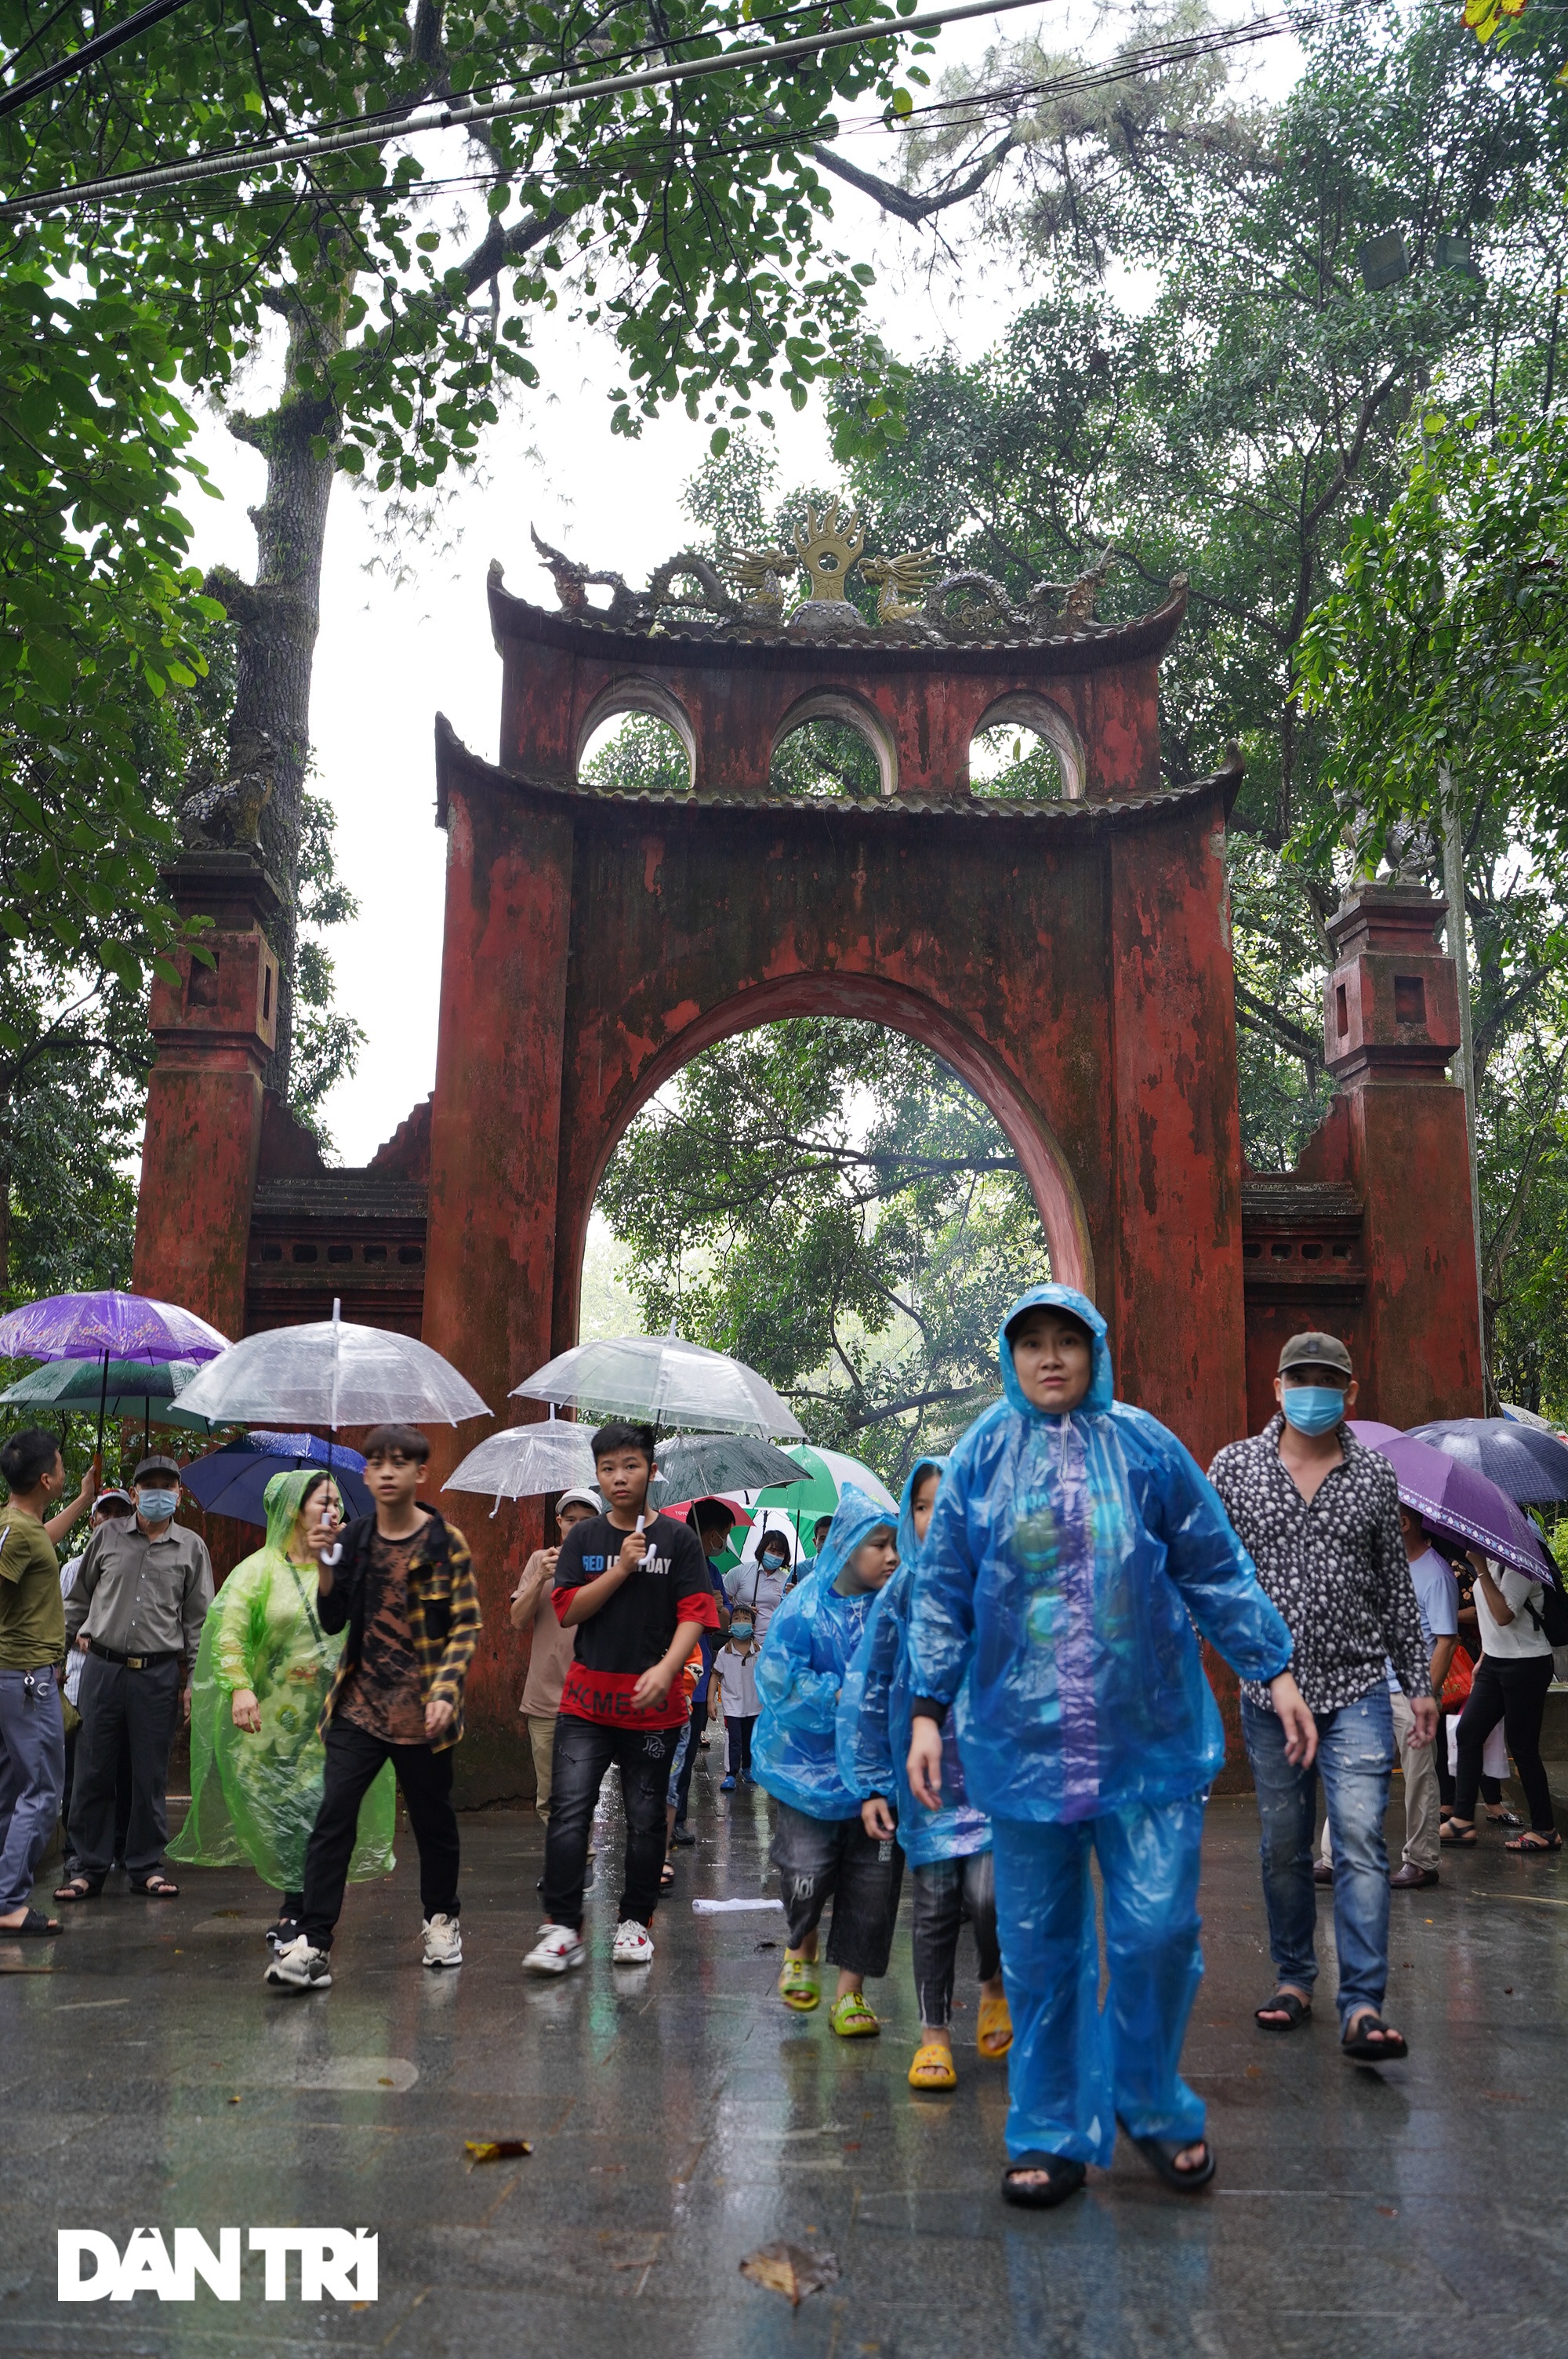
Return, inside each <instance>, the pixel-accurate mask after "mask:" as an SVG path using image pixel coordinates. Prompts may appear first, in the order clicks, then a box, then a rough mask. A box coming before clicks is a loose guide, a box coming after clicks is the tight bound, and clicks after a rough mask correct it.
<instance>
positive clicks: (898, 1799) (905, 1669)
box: [837, 1458, 991, 1867]
mask: <svg viewBox="0 0 1568 2359" xmlns="http://www.w3.org/2000/svg"><path fill="white" fill-rule="evenodd" d="M946 1464H947V1461H946V1459H945V1458H923V1459H922V1460H921V1462H920V1463H919V1465H918V1466H916V1467H915V1469H914V1473H912V1474H911V1475H910V1478H909V1480H908V1482H907V1483H906V1484H904V1486H903V1499H902V1500H901V1501H900V1503H899V1514H898V1571H896V1572H895V1573H894V1574H893V1577H892V1580H891V1581H890V1582H888V1585H887V1587H886V1588H885V1589H884V1590H882V1591H881V1593H880V1594H879V1595H878V1597H877V1599H876V1601H875V1603H873V1605H872V1607H871V1618H870V1620H869V1621H868V1622H867V1624H866V1635H865V1636H864V1637H863V1638H862V1639H861V1641H860V1645H859V1647H857V1648H856V1650H855V1659H854V1661H853V1662H852V1663H851V1664H850V1666H849V1676H848V1678H847V1679H846V1680H845V1681H844V1686H843V1690H842V1693H841V1694H840V1696H839V1699H838V1735H837V1749H838V1775H839V1776H840V1777H841V1778H842V1779H843V1781H844V1783H845V1785H846V1786H848V1787H849V1789H850V1790H851V1792H853V1793H856V1794H859V1796H860V1799H861V1801H862V1802H864V1801H869V1800H870V1799H871V1796H872V1795H873V1794H881V1795H884V1796H886V1797H887V1799H889V1800H891V1802H892V1806H893V1809H894V1811H895V1813H896V1814H897V1818H898V1839H899V1842H900V1843H902V1845H903V1852H904V1856H905V1857H906V1858H907V1859H908V1861H909V1864H910V1865H911V1866H912V1867H927V1866H929V1865H930V1864H931V1863H932V1861H933V1860H938V1859H968V1858H969V1857H970V1856H971V1855H972V1854H975V1853H976V1852H982V1851H989V1849H990V1843H991V1827H990V1821H989V1819H988V1818H987V1817H986V1815H985V1812H984V1811H983V1810H976V1809H975V1807H974V1805H973V1803H972V1802H970V1801H969V1800H968V1796H967V1794H966V1791H965V1787H964V1770H963V1764H962V1762H961V1760H960V1758H959V1754H958V1740H957V1730H958V1728H959V1727H961V1726H962V1725H963V1724H964V1723H965V1722H966V1721H967V1719H968V1696H969V1690H968V1684H967V1683H966V1684H965V1686H963V1687H961V1688H960V1689H959V1690H958V1695H957V1701H956V1702H955V1704H954V1707H953V1710H952V1712H949V1714H948V1716H947V1720H946V1726H945V1727H944V1729H943V1732H942V1795H943V1807H942V1809H941V1810H926V1809H925V1807H924V1806H923V1805H922V1804H920V1803H918V1802H917V1801H916V1800H915V1799H914V1795H913V1794H912V1793H911V1792H910V1790H909V1777H908V1772H907V1769H906V1767H905V1764H906V1763H907V1761H908V1759H909V1737H910V1727H911V1723H912V1720H913V1716H914V1715H913V1712H912V1710H911V1707H912V1705H913V1703H914V1689H913V1687H912V1685H911V1682H910V1674H909V1645H908V1633H909V1596H910V1591H911V1589H912V1587H913V1586H914V1571H915V1561H916V1559H917V1558H918V1556H919V1553H920V1542H919V1541H918V1540H917V1539H916V1538H915V1536H914V1486H915V1484H916V1482H917V1481H918V1480H919V1478H920V1477H921V1476H922V1475H923V1474H925V1473H926V1472H927V1471H928V1470H929V1469H930V1468H931V1467H933V1466H935V1467H936V1468H937V1469H938V1470H939V1471H940V1470H941V1469H943V1468H945V1467H946ZM937 1495H938V1497H940V1495H941V1494H940V1492H938V1494H937Z"/></svg>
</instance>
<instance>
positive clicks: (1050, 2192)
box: [1001, 2154, 1088, 2212]
mask: <svg viewBox="0 0 1568 2359" xmlns="http://www.w3.org/2000/svg"><path fill="white" fill-rule="evenodd" d="M1025 2170H1028V2171H1033V2172H1035V2173H1036V2174H1037V2175H1038V2176H1039V2178H1040V2179H1041V2180H1044V2185H1043V2186H1036V2187H1026V2186H1025V2185H1024V2184H1023V2182H1022V2180H1021V2179H1020V2177H1019V2173H1020V2172H1021V2171H1025ZM1087 2176H1088V2173H1087V2169H1086V2167H1085V2165H1084V2164H1083V2163H1081V2162H1075V2161H1074V2160H1073V2158H1072V2157H1071V2156H1070V2155H1065V2154H1021V2155H1020V2156H1019V2158H1018V2159H1017V2161H1016V2162H1010V2163H1009V2164H1008V2167H1007V2169H1005V2170H1004V2171H1003V2172H1002V2175H1001V2200H1002V2201H1003V2202H1004V2203H1021V2204H1022V2205H1023V2206H1024V2208H1025V2209H1026V2210H1028V2211H1031V2212H1053V2211H1054V2210H1055V2208H1056V2206H1057V2204H1058V2203H1065V2201H1066V2200H1067V2198H1068V2196H1069V2195H1076V2193H1077V2191H1078V2190H1079V2188H1080V2187H1081V2186H1082V2185H1083V2183H1084V2180H1085V2179H1086V2178H1087Z"/></svg>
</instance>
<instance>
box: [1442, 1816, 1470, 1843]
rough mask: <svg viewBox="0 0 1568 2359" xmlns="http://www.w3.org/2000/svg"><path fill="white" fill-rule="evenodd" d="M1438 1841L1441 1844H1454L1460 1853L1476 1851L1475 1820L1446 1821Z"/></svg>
mask: <svg viewBox="0 0 1568 2359" xmlns="http://www.w3.org/2000/svg"><path fill="white" fill-rule="evenodd" d="M1437 1840H1438V1842H1439V1843H1453V1844H1454V1846H1455V1848H1456V1849H1457V1850H1459V1851H1474V1850H1475V1848H1476V1821H1474V1819H1455V1818H1449V1819H1446V1820H1444V1824H1443V1829H1442V1832H1440V1834H1439V1835H1438V1838H1437Z"/></svg>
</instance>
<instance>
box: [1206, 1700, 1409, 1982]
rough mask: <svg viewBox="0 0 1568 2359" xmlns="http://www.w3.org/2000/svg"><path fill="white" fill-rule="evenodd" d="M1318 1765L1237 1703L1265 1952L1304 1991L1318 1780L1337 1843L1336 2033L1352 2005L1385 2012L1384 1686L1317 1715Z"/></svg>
mask: <svg viewBox="0 0 1568 2359" xmlns="http://www.w3.org/2000/svg"><path fill="white" fill-rule="evenodd" d="M1316 1720H1317V1759H1316V1761H1315V1762H1314V1764H1313V1767H1311V1768H1310V1769H1301V1768H1294V1767H1292V1765H1291V1763H1290V1762H1288V1761H1287V1760H1286V1758H1285V1737H1284V1730H1283V1729H1282V1727H1281V1723H1280V1720H1279V1716H1278V1714H1277V1713H1275V1712H1260V1710H1259V1709H1258V1706H1257V1705H1256V1704H1255V1703H1252V1702H1250V1701H1249V1699H1248V1698H1247V1697H1246V1696H1243V1697H1242V1699H1241V1733H1242V1734H1243V1736H1244V1737H1245V1738H1246V1740H1247V1756H1248V1759H1249V1761H1250V1762H1251V1764H1252V1777H1253V1780H1254V1783H1255V1784H1256V1786H1257V1788H1258V1815H1259V1817H1260V1820H1261V1821H1262V1828H1263V1840H1262V1860H1263V1899H1264V1903H1265V1905H1266V1906H1267V1908H1268V1911H1269V1949H1270V1952H1271V1956H1272V1958H1273V1961H1274V1972H1275V1973H1276V1974H1277V1975H1278V1977H1279V1979H1280V1981H1281V1983H1291V1984H1294V1985H1295V1986H1296V1987H1297V1988H1298V1989H1300V1990H1304V1991H1308V1992H1310V1991H1311V1989H1312V1987H1313V1984H1314V1983H1315V1981H1316V1980H1317V1957H1316V1953H1315V1951H1314V1936H1315V1933H1316V1930H1317V1896H1316V1893H1315V1891H1314V1886H1313V1878H1312V1837H1313V1826H1314V1821H1315V1820H1316V1817H1317V1781H1318V1779H1319V1777H1321V1778H1322V1779H1323V1793H1324V1799H1325V1803H1326V1804H1327V1807H1328V1827H1329V1834H1330V1838H1331V1840H1332V1842H1333V1844H1334V1940H1335V1947H1336V1951H1338V1955H1339V1998H1338V2005H1339V2021H1340V2027H1341V2029H1343V2028H1344V2027H1345V2025H1346V2023H1347V2022H1348V2021H1349V2019H1350V2017H1351V2016H1352V2015H1353V2014H1354V2013H1355V2011H1356V2009H1357V2007H1366V2006H1370V2007H1374V2008H1376V2009H1377V2010H1378V2011H1379V2013H1380V2012H1381V2010H1382V2005H1383V1994H1384V1992H1385V1991H1386V1990H1387V1988H1388V1982H1389V1854H1388V1850H1387V1847H1386V1845H1385V1844H1384V1842H1383V1820H1384V1817H1385V1815H1386V1813H1387V1811H1388V1807H1389V1775H1390V1771H1391V1769H1392V1767H1393V1765H1394V1716H1393V1713H1392V1712H1391V1710H1390V1705H1389V1690H1388V1689H1387V1687H1386V1686H1385V1685H1384V1683H1383V1682H1382V1680H1379V1682H1378V1684H1377V1686H1376V1687H1375V1688H1374V1689H1373V1690H1372V1691H1371V1693H1370V1694H1369V1695H1364V1696H1363V1697H1362V1698H1361V1699H1360V1701H1359V1702H1357V1703H1347V1704H1345V1705H1343V1706H1342V1707H1341V1708H1340V1710H1339V1711H1338V1712H1319V1713H1317V1714H1316Z"/></svg>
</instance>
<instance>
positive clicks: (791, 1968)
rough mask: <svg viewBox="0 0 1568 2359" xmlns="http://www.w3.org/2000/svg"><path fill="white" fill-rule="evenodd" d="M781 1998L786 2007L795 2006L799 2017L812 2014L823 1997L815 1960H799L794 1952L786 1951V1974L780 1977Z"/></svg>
mask: <svg viewBox="0 0 1568 2359" xmlns="http://www.w3.org/2000/svg"><path fill="white" fill-rule="evenodd" d="M779 1996H780V1998H782V1999H783V2001H784V2005H785V2006H793V2007H794V2009H795V2013H796V2014H797V2015H809V2014H810V2013H811V2010H812V2008H813V2007H814V2006H817V2005H818V2004H819V2003H820V2000H821V1997H822V1990H821V1984H820V1978H819V1975H818V1972H817V1965H816V1959H815V1958H797V1957H796V1956H795V1953H794V1951H790V1950H786V1951H784V1972H783V1973H782V1974H781V1975H780V1976H779Z"/></svg>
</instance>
